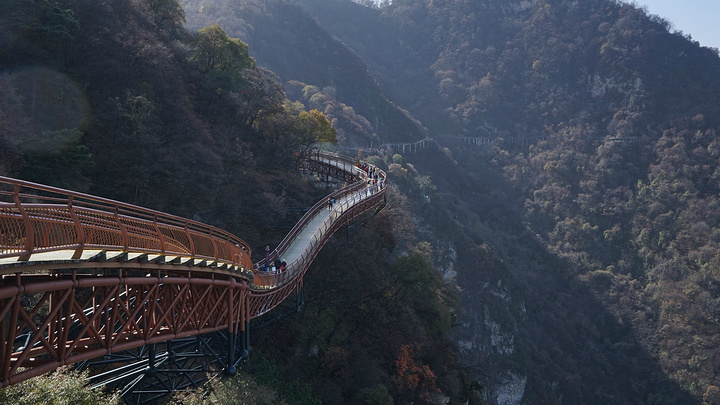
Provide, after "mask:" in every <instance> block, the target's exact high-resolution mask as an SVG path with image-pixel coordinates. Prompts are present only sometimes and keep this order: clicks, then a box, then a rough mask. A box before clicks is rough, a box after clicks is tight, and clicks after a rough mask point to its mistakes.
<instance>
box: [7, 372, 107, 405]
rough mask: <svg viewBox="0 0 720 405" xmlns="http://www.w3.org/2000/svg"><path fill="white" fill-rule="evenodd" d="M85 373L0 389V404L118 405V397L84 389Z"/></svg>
mask: <svg viewBox="0 0 720 405" xmlns="http://www.w3.org/2000/svg"><path fill="white" fill-rule="evenodd" d="M87 383H88V376H87V372H83V373H78V372H74V371H69V370H68V369H66V368H61V369H58V370H55V371H54V372H53V373H52V374H50V375H48V376H41V377H35V378H31V379H29V380H26V381H23V382H21V383H18V384H15V385H11V386H9V387H6V388H3V389H0V403H2V404H15V405H35V404H48V405H64V404H73V405H95V404H106V405H119V404H120V403H121V400H120V396H119V395H117V394H109V395H108V394H104V393H103V392H102V391H101V390H99V389H92V388H88V387H87Z"/></svg>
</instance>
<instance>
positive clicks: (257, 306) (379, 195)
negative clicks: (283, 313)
mask: <svg viewBox="0 0 720 405" xmlns="http://www.w3.org/2000/svg"><path fill="white" fill-rule="evenodd" d="M304 159H307V160H308V163H321V164H323V165H325V166H326V167H327V170H328V171H330V170H332V169H338V168H339V169H341V170H343V171H344V172H345V173H351V174H352V176H353V178H354V179H355V181H354V182H353V183H352V184H350V185H348V186H346V187H344V188H342V189H340V190H337V191H336V192H334V193H332V194H330V195H329V196H328V197H327V198H325V199H323V200H321V201H318V202H317V203H316V204H315V205H314V206H313V207H312V208H311V209H310V210H308V212H307V213H306V214H305V215H304V216H303V217H302V218H301V219H300V221H298V223H297V224H296V225H295V227H294V228H293V229H292V230H291V231H290V232H289V233H288V235H287V236H286V237H285V238H284V239H283V240H282V242H280V244H279V245H278V247H277V248H276V249H275V250H274V251H273V252H272V253H271V254H270V257H269V261H270V262H271V263H272V262H273V261H274V260H275V259H276V258H284V259H286V258H287V257H286V253H288V250H289V248H290V247H291V245H293V243H294V242H297V241H298V238H300V237H301V235H302V237H303V241H306V244H305V246H304V248H303V249H302V250H301V253H299V254H298V255H297V257H291V258H289V259H291V261H290V262H289V263H288V264H287V267H286V268H285V270H283V271H278V270H276V271H274V272H272V271H270V272H268V271H263V270H261V268H262V266H263V265H269V264H270V263H265V260H261V261H260V262H258V263H256V264H255V267H254V271H255V277H254V278H253V282H252V284H251V289H252V290H253V294H251V297H250V299H251V305H250V314H251V315H250V316H251V317H255V316H259V315H262V314H263V313H265V312H267V311H269V310H270V309H272V308H273V307H275V306H276V305H277V304H279V303H280V302H282V301H283V300H284V299H285V297H286V296H287V295H288V294H290V293H291V292H292V289H293V288H295V287H296V286H297V285H298V283H299V282H300V281H301V280H300V278H301V276H302V274H304V272H305V271H306V270H307V268H308V266H309V265H310V263H311V262H312V260H313V259H314V258H315V256H316V255H317V253H318V252H319V251H320V249H321V248H322V246H323V245H324V244H325V243H326V242H327V241H328V239H329V238H330V236H332V234H333V233H334V232H335V231H336V230H337V229H338V228H339V227H341V226H342V225H344V224H345V223H346V222H347V221H348V220H350V219H352V218H354V217H356V216H357V215H360V214H361V213H363V212H365V211H367V210H368V209H370V208H372V207H374V206H377V205H378V204H379V203H380V201H382V200H383V199H384V198H385V191H386V189H385V185H386V181H387V179H386V175H385V172H383V171H382V170H380V169H378V168H377V167H372V166H368V167H372V168H373V173H374V174H375V176H374V178H372V179H371V178H369V176H368V172H367V171H365V170H363V169H361V168H360V167H358V166H357V164H356V163H355V162H353V161H352V160H351V159H349V158H347V157H344V156H340V155H335V154H331V153H326V152H324V153H318V152H314V153H312V154H309V155H307V156H306V157H304ZM301 166H302V164H301ZM313 170H319V169H318V168H317V167H316V168H314V169H313ZM368 183H369V184H368ZM331 198H333V199H335V201H336V202H335V205H334V207H333V208H332V209H328V200H329V199H331ZM320 221H321V222H320ZM318 223H319V224H318ZM277 289H280V290H282V291H284V293H283V292H282V291H273V293H272V294H262V291H267V290H277Z"/></svg>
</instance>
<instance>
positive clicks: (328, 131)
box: [295, 110, 337, 150]
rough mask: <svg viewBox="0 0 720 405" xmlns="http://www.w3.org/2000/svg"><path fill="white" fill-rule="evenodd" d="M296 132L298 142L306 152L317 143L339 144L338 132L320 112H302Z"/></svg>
mask: <svg viewBox="0 0 720 405" xmlns="http://www.w3.org/2000/svg"><path fill="white" fill-rule="evenodd" d="M295 130H296V135H297V139H298V142H299V143H300V144H301V145H302V146H304V147H305V150H307V149H309V148H310V146H312V145H313V144H314V143H317V142H329V143H337V131H335V128H333V127H332V126H331V125H330V121H328V119H327V118H325V115H323V113H321V112H320V111H318V110H310V111H309V112H306V111H303V112H301V113H300V114H299V115H298V122H297V125H296V127H295Z"/></svg>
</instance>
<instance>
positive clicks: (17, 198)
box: [0, 177, 252, 270]
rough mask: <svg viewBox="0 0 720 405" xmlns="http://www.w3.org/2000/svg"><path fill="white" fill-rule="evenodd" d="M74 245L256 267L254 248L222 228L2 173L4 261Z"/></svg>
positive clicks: (0, 256)
mask: <svg viewBox="0 0 720 405" xmlns="http://www.w3.org/2000/svg"><path fill="white" fill-rule="evenodd" d="M68 250H70V251H72V255H71V257H70V259H75V260H79V259H87V258H89V256H91V255H95V254H98V253H100V252H102V251H107V250H114V251H122V252H137V253H142V254H153V253H154V254H157V255H162V256H179V257H182V256H186V257H187V256H190V257H194V258H199V259H208V260H214V261H220V262H223V263H226V264H228V265H231V266H239V267H241V268H244V269H248V270H249V269H251V268H252V261H251V260H250V247H249V246H248V245H247V244H246V243H245V242H244V241H243V240H242V239H240V238H238V237H236V236H234V235H232V234H231V233H229V232H226V231H223V230H221V229H218V228H215V227H212V226H209V225H205V224H203V223H200V222H197V221H191V220H188V219H184V218H181V217H178V216H174V215H170V214H165V213H162V212H159V211H154V210H150V209H147V208H142V207H138V206H135V205H131V204H126V203H122V202H118V201H114V200H110V199H105V198H100V197H94V196H91V195H87V194H82V193H76V192H72V191H67V190H62V189H58V188H54V187H50V186H45V185H41V184H35V183H30V182H26V181H22V180H16V179H11V178H7V177H0V260H2V263H3V264H7V263H11V262H12V259H14V258H17V261H18V262H19V264H23V262H28V261H31V260H34V259H36V258H37V259H38V260H40V259H41V258H42V260H48V258H49V257H51V256H48V255H47V253H49V252H57V251H68ZM41 254H45V255H41ZM43 256H44V257H43ZM58 257H59V256H58Z"/></svg>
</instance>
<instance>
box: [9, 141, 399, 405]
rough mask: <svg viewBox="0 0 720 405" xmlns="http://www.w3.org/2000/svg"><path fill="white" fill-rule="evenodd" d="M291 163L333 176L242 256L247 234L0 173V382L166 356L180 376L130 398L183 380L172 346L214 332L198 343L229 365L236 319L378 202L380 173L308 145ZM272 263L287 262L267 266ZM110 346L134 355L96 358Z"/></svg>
mask: <svg viewBox="0 0 720 405" xmlns="http://www.w3.org/2000/svg"><path fill="white" fill-rule="evenodd" d="M298 163H299V167H300V169H302V170H308V171H312V172H315V173H319V174H321V175H324V176H328V177H333V178H335V179H338V180H340V181H343V182H344V183H345V184H347V186H345V187H343V188H341V189H339V190H337V191H335V192H333V193H332V194H330V195H328V196H327V197H326V198H324V199H322V200H321V201H318V202H317V203H316V204H315V205H314V206H313V207H312V208H311V209H310V210H308V212H307V213H306V214H305V215H304V216H303V217H302V218H301V219H300V221H299V222H298V223H297V224H296V225H295V227H294V228H293V229H292V230H291V231H290V233H289V234H288V235H287V236H286V237H285V238H284V239H283V241H282V242H281V243H280V244H279V245H278V246H277V248H276V249H274V250H273V251H272V252H267V253H266V258H267V259H262V260H260V261H259V262H256V263H253V262H252V261H251V250H250V247H249V246H248V244H247V243H245V242H244V241H243V240H242V239H240V238H238V237H237V236H234V235H232V234H230V233H228V232H226V231H223V230H221V229H217V228H215V227H212V226H209V225H206V224H203V223H200V222H197V221H191V220H187V219H184V218H180V217H177V216H173V215H169V214H165V213H162V212H158V211H153V210H150V209H146V208H142V207H139V206H134V205H131V204H125V203H122V202H119V201H114V200H109V199H104V198H100V197H95V196H91V195H87V194H82V193H76V192H72V191H68V190H62V189H58V188H53V187H49V186H44V185H40V184H35V183H29V182H25V181H21V180H16V179H11V178H6V177H0V384H1V386H2V387H6V386H8V385H11V384H15V383H18V382H20V381H23V380H26V379H28V378H32V377H35V376H38V375H41V374H44V373H46V372H48V371H52V370H54V369H56V368H58V367H61V366H64V365H70V364H76V365H77V364H78V363H82V362H88V361H94V360H95V361H97V363H98V364H102V362H103V361H105V362H106V364H107V365H106V366H105V367H104V368H105V369H107V371H105V372H103V373H102V375H103V376H104V377H103V378H96V377H93V378H94V379H95V380H94V381H95V382H96V383H97V385H102V384H106V383H108V382H117V381H118V380H119V379H121V378H127V377H128V376H130V377H131V379H132V380H133V381H134V383H137V382H138V381H140V380H142V379H143V378H145V379H147V377H148V375H153V374H155V373H157V371H158V370H159V369H162V368H163V367H167V366H168V364H170V363H171V362H174V363H175V365H176V367H177V368H178V369H179V370H180V372H181V374H184V375H185V377H187V381H189V382H186V383H182V384H180V383H177V382H176V381H175V380H169V379H164V380H160V379H158V381H159V388H158V389H150V390H147V389H146V391H144V394H149V395H150V396H152V395H155V394H162V393H166V392H168V391H173V390H177V389H181V388H184V387H186V386H196V385H197V383H196V381H195V380H194V379H193V378H191V377H190V375H191V374H193V373H195V372H197V371H207V370H205V367H202V369H197V368H193V367H195V366H186V365H178V364H179V363H178V360H177V356H176V352H179V351H180V350H181V346H182V345H183V344H186V342H188V341H191V342H197V341H201V340H200V339H201V337H202V336H207V334H212V333H218V332H220V333H221V334H222V336H223V338H222V339H223V345H224V347H226V348H227V350H226V352H225V353H218V352H217V349H213V348H210V347H209V346H208V348H206V349H207V350H209V352H210V353H211V354H212V355H213V356H214V358H215V359H216V361H217V363H219V367H221V368H223V369H225V370H226V371H228V370H229V371H230V372H234V369H235V366H236V365H237V363H238V361H239V360H240V359H242V358H243V356H245V355H247V352H248V350H249V349H250V340H249V339H250V333H249V325H250V321H251V320H253V319H256V318H259V317H261V316H263V315H264V314H266V313H268V312H270V311H272V310H273V309H275V308H276V307H278V306H279V305H281V304H282V303H283V302H284V301H286V300H287V299H288V297H289V296H291V295H292V294H298V293H299V292H300V290H301V289H302V284H303V276H304V275H305V273H306V271H307V269H308V267H309V266H310V264H311V263H312V261H313V259H314V258H315V256H316V255H317V254H318V252H319V251H320V249H321V248H322V247H323V245H324V244H325V243H326V242H327V241H328V240H329V238H330V237H331V236H332V235H333V233H334V232H336V231H337V230H338V229H340V228H341V227H342V226H344V225H346V224H347V223H348V222H349V221H351V220H352V219H353V218H355V217H357V216H358V215H360V214H362V213H364V212H366V211H368V210H370V209H373V208H376V207H379V206H381V205H382V204H383V202H384V199H385V192H386V187H385V185H386V177H385V173H384V172H383V171H382V170H379V169H377V168H374V167H371V166H368V165H365V164H362V165H360V164H358V162H356V161H354V160H352V159H350V158H347V157H344V156H340V155H334V154H330V153H323V152H318V151H315V152H312V153H306V154H303V155H302V156H301V157H300V158H299V159H298ZM371 168H372V170H369V169H371ZM330 199H333V200H334V204H333V206H332V207H331V206H330V204H329V201H330ZM276 259H282V260H283V261H285V262H286V264H287V265H286V266H285V267H284V268H283V269H282V271H281V270H280V269H277V268H276V269H275V270H274V271H271V270H270V271H269V270H267V269H268V268H271V263H272V262H274V261H275V260H276ZM266 260H267V261H268V263H266ZM173 342H175V343H173ZM160 343H163V344H164V345H165V350H163V351H162V353H160V352H156V348H157V347H158V344H160ZM173 344H174V346H173ZM194 350H195V351H194V353H197V349H194ZM121 353H133V354H132V355H127V354H126V355H125V356H126V357H128V356H129V357H132V358H134V359H135V360H136V361H134V362H133V361H130V362H128V363H127V364H128V365H126V366H123V367H111V366H109V365H110V364H112V362H113V361H116V360H117V357H118V356H122V355H121ZM206 354H207V352H206ZM98 359H99V360H98ZM101 369H102V368H101ZM121 374H122V375H121ZM173 378H175V377H173ZM191 388H192V387H191ZM146 397H147V396H146ZM138 398H140V396H139V397H138ZM126 402H127V399H126ZM136 402H138V403H143V400H138V401H136Z"/></svg>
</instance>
